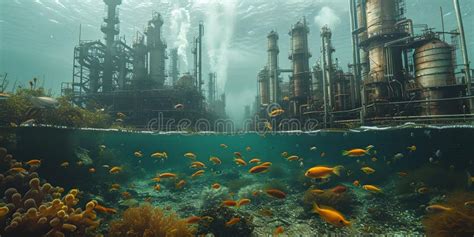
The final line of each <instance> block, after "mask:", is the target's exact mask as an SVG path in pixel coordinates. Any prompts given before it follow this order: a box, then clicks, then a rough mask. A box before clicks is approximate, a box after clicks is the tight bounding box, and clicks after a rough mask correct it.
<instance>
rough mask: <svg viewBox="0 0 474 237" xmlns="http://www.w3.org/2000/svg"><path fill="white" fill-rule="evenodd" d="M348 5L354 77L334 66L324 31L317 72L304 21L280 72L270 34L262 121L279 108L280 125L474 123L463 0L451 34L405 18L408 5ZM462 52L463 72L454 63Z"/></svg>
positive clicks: (371, 0) (262, 79)
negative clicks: (283, 121)
mask: <svg viewBox="0 0 474 237" xmlns="http://www.w3.org/2000/svg"><path fill="white" fill-rule="evenodd" d="M349 4H350V10H351V11H350V12H351V15H350V17H351V18H350V19H351V30H352V42H353V60H352V61H353V62H352V63H351V64H349V65H348V68H349V71H348V72H344V71H343V70H342V69H341V68H340V66H339V63H338V62H337V60H336V61H335V60H334V57H333V54H334V52H335V47H334V45H333V44H332V41H331V38H332V32H331V29H329V28H328V27H327V26H324V27H322V28H321V31H320V37H321V42H322V45H321V56H320V60H319V61H318V62H316V63H315V65H314V66H313V67H312V68H310V67H309V65H310V62H309V61H310V58H311V56H312V55H311V53H310V52H309V50H308V44H309V43H308V33H309V28H308V26H307V23H306V20H305V19H303V20H302V21H299V22H297V23H296V24H295V25H293V27H292V28H291V30H290V33H289V35H290V37H291V51H290V57H289V59H290V60H291V61H292V68H291V69H289V70H282V69H280V68H279V66H278V53H279V50H278V44H277V40H278V34H277V33H276V32H275V31H271V32H270V34H269V35H268V37H267V38H268V39H267V40H268V63H267V65H266V66H265V67H264V68H263V69H262V70H261V71H260V72H259V73H258V76H257V80H258V85H259V88H258V96H257V101H258V103H257V104H258V108H257V109H256V113H257V114H258V115H259V117H260V118H267V119H275V118H272V116H270V115H269V111H268V110H269V107H272V106H273V107H274V105H275V104H278V106H280V107H281V108H282V109H284V110H285V111H286V113H285V114H283V115H282V116H281V118H278V119H279V120H281V119H290V120H291V119H293V120H299V121H301V122H304V121H305V120H307V119H316V120H318V121H320V122H321V123H320V125H321V126H322V127H350V126H354V125H361V124H393V123H400V122H409V121H422V122H430V123H446V122H453V121H465V120H467V119H471V118H472V114H471V108H472V105H471V103H472V102H471V101H472V98H471V70H470V67H469V59H468V55H467V50H466V43H465V38H464V29H463V22H462V17H461V13H460V9H459V3H458V2H457V0H453V4H454V7H455V10H456V16H457V21H458V28H457V29H456V30H453V31H449V32H446V31H445V30H444V29H443V30H442V31H441V32H434V31H433V30H432V29H430V28H428V26H426V25H421V28H420V25H416V24H413V21H412V20H411V19H407V18H406V17H405V11H406V9H405V2H404V0H349ZM447 38H448V39H450V40H451V42H449V43H448V42H447V40H446V39H447ZM458 48H460V49H461V50H459V51H460V52H461V54H462V58H463V62H462V64H461V66H458V65H457V64H458V62H457V61H456V53H457V52H458V50H457V49H458ZM283 72H288V73H290V75H289V84H288V86H287V87H288V88H284V85H285V82H283V78H282V77H280V74H281V73H283ZM284 91H288V93H286V94H285V93H284ZM270 109H271V108H270Z"/></svg>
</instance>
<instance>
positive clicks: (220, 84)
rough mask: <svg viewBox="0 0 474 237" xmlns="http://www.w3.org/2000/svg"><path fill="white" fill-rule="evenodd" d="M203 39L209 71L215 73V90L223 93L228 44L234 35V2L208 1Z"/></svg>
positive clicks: (225, 79)
mask: <svg viewBox="0 0 474 237" xmlns="http://www.w3.org/2000/svg"><path fill="white" fill-rule="evenodd" d="M206 8H207V10H206V13H205V15H206V20H205V33H204V39H205V43H206V48H207V51H208V55H209V64H210V70H211V71H212V72H216V73H217V88H218V90H219V91H224V87H225V84H226V82H227V69H228V67H229V59H230V51H229V47H230V43H231V40H232V37H233V34H234V26H235V18H236V8H237V1H236V0H226V1H219V0H214V1H209V2H207V6H206Z"/></svg>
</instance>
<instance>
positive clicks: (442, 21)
mask: <svg viewBox="0 0 474 237" xmlns="http://www.w3.org/2000/svg"><path fill="white" fill-rule="evenodd" d="M439 12H440V14H441V32H443V41H445V42H446V36H445V34H444V32H445V29H444V14H443V7H441V6H440V7H439Z"/></svg>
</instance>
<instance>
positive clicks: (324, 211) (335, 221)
mask: <svg viewBox="0 0 474 237" xmlns="http://www.w3.org/2000/svg"><path fill="white" fill-rule="evenodd" d="M313 212H314V213H317V214H319V215H320V216H321V218H322V219H323V220H325V221H326V222H327V223H329V224H332V225H334V226H337V227H344V226H350V225H351V222H349V221H347V220H346V218H344V216H343V215H342V214H341V213H340V212H338V211H336V210H334V209H332V208H321V207H320V206H318V204H314V205H313Z"/></svg>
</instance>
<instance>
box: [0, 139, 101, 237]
mask: <svg viewBox="0 0 474 237" xmlns="http://www.w3.org/2000/svg"><path fill="white" fill-rule="evenodd" d="M5 151H6V150H5V149H1V148H0V153H1V154H0V155H2V156H4V160H3V161H4V163H7V165H9V167H10V168H11V167H21V163H20V162H17V161H16V160H14V159H13V157H12V156H11V155H5V154H4V153H5ZM0 181H1V182H0V187H1V189H2V190H5V191H4V194H5V197H4V199H3V200H4V201H5V203H4V204H3V205H4V206H5V208H3V210H8V212H7V213H5V217H8V218H3V219H2V222H1V227H2V228H1V229H0V234H1V235H2V236H65V234H67V236H87V235H88V234H89V233H91V231H92V230H94V229H96V228H97V227H98V226H99V221H97V220H96V214H95V212H94V206H95V202H93V201H91V202H89V203H88V204H87V205H86V209H85V210H84V211H82V210H81V208H75V206H76V205H77V203H78V202H79V199H78V198H77V196H78V194H79V190H77V189H72V190H71V191H70V192H69V193H68V194H67V195H65V196H64V197H63V196H62V193H63V192H64V189H63V188H61V187H53V186H52V185H51V184H49V183H44V184H42V185H41V181H40V179H39V178H38V174H37V173H34V172H31V170H30V171H26V170H24V171H22V172H17V173H13V174H12V173H10V172H9V171H7V172H6V173H4V174H2V175H0ZM25 190H27V191H25Z"/></svg>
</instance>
